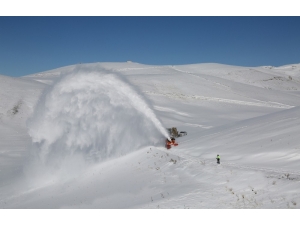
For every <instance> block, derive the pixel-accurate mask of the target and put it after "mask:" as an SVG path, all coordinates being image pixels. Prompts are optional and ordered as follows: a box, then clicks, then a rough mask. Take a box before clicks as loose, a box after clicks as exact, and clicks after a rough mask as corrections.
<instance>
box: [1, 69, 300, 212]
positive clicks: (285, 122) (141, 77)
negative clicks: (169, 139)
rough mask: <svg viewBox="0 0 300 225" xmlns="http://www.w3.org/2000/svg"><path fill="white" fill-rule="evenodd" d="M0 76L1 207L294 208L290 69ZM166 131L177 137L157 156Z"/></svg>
mask: <svg viewBox="0 0 300 225" xmlns="http://www.w3.org/2000/svg"><path fill="white" fill-rule="evenodd" d="M0 79H1V80H0V85H1V86H0V97H1V102H0V104H1V107H0V109H1V111H0V113H1V122H0V134H1V155H0V160H1V168H0V170H1V171H0V175H1V178H3V179H1V183H0V206H1V207H2V208H299V205H300V195H299V194H298V190H299V187H300V183H299V180H300V166H299V165H300V164H299V160H300V158H299V157H300V155H299V151H300V140H299V138H298V132H297V131H298V130H299V128H300V118H299V115H300V112H299V111H300V108H299V107H300V100H299V97H300V96H299V90H300V64H294V65H286V66H282V67H277V68H276V67H269V66H266V67H254V68H248V67H247V68H246V67H237V66H229V65H221V64H194V65H181V66H172V65H166V66H156V65H143V64H138V63H93V64H83V65H73V66H67V67H63V68H58V69H55V70H51V71H46V72H42V73H38V74H33V75H29V76H24V77H21V78H9V77H6V76H0ZM8 84H9V85H8ZM42 90H44V91H45V92H44V94H43V95H41V91H42ZM118 93H120V94H118ZM38 99H40V100H39V101H38ZM19 102H21V103H20V104H19ZM36 103H38V104H37V105H36ZM16 105H17V106H18V105H19V106H18V107H17V109H18V110H17V111H18V112H17V113H14V112H16V110H15V108H14V107H15V106H16ZM9 112H10V113H9ZM21 115H22V118H21ZM28 118H29V120H28V122H27V125H26V126H27V129H23V128H25V121H26V120H27V119H28ZM173 126H175V127H177V128H178V129H179V130H180V131H181V130H183V131H187V133H188V135H187V136H184V137H181V138H178V139H177V141H178V143H179V146H177V147H173V148H171V149H170V150H166V149H165V148H164V146H163V142H162V141H161V140H162V139H164V138H165V134H164V131H162V130H163V128H162V127H165V128H167V127H173ZM112 127H114V128H113V130H112V129H110V128H112ZM31 141H33V142H34V144H33V145H32V144H31ZM129 146H130V147H129ZM126 149H127V150H126ZM112 153H113V154H112ZM217 154H220V155H221V164H220V165H217V164H216V162H215V161H216V160H215V157H216V155H217ZM91 158H92V159H97V160H92V161H91V160H90V159H91Z"/></svg>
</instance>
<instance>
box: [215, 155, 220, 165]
mask: <svg viewBox="0 0 300 225" xmlns="http://www.w3.org/2000/svg"><path fill="white" fill-rule="evenodd" d="M216 159H217V163H218V164H220V156H219V155H217V158H216Z"/></svg>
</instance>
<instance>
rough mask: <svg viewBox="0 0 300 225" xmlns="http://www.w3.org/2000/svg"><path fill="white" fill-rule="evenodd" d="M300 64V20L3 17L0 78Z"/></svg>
mask: <svg viewBox="0 0 300 225" xmlns="http://www.w3.org/2000/svg"><path fill="white" fill-rule="evenodd" d="M128 60H131V61H133V62H138V63H142V64H152V65H178V64H193V63H222V64H229V65H239V66H263V65H271V66H281V65H286V64H293V63H300V17H216V16H211V17H203V16H197V17H169V16H168V17H116V16H110V17H103V16H98V17H70V16H68V17H39V16H36V17H30V16H29V17H7V16H3V17H0V74H2V75H9V76H23V75H28V74H33V73H37V72H42V71H46V70H50V69H55V68H58V67H62V66H67V65H72V64H77V63H92V62H126V61H128Z"/></svg>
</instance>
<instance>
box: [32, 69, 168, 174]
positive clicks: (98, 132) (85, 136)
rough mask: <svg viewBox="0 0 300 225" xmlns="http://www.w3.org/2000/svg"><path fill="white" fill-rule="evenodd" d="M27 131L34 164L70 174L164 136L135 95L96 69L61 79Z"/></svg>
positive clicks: (123, 81) (44, 98)
mask: <svg viewBox="0 0 300 225" xmlns="http://www.w3.org/2000/svg"><path fill="white" fill-rule="evenodd" d="M28 130H29V135H30V136H31V138H32V143H33V146H32V154H33V158H34V159H35V162H38V164H40V165H43V166H45V165H46V166H47V167H51V168H54V167H55V168H61V167H64V166H67V167H70V168H71V169H72V170H73V169H75V168H77V169H78V167H80V166H79V165H82V166H83V165H84V166H86V165H87V164H92V163H93V162H101V161H103V160H106V159H108V158H113V157H119V156H122V155H124V154H127V153H129V152H132V151H135V150H137V149H140V148H142V147H144V146H149V145H157V144H162V143H163V140H164V139H165V138H166V137H168V134H167V132H166V130H165V128H164V127H163V126H162V124H161V122H160V121H159V120H158V119H157V117H156V115H155V114H154V112H153V110H152V109H151V107H150V106H149V104H148V103H147V102H146V100H145V99H144V98H143V96H142V95H141V94H139V93H138V90H136V89H135V87H133V86H132V85H130V84H129V82H127V80H126V79H125V78H124V77H122V76H121V75H119V74H116V73H112V72H111V71H107V70H105V69H103V68H101V67H100V66H99V65H93V66H91V65H79V66H77V67H75V68H74V70H73V71H72V72H69V73H66V74H63V75H62V76H61V77H60V78H59V80H58V81H56V82H55V84H54V85H53V86H51V87H50V88H49V89H48V90H46V91H45V93H44V94H43V96H42V97H41V99H40V100H39V102H38V104H37V106H36V109H35V112H34V114H33V116H32V117H31V118H30V119H29V121H28ZM68 172H69V171H68Z"/></svg>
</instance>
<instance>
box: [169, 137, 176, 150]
mask: <svg viewBox="0 0 300 225" xmlns="http://www.w3.org/2000/svg"><path fill="white" fill-rule="evenodd" d="M172 145H173V146H177V145H178V143H176V141H175V138H173V137H172V138H171V141H170V140H168V139H167V140H166V148H167V149H170V148H171V147H172Z"/></svg>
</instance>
